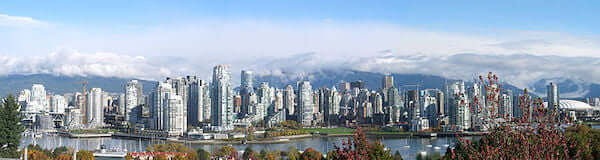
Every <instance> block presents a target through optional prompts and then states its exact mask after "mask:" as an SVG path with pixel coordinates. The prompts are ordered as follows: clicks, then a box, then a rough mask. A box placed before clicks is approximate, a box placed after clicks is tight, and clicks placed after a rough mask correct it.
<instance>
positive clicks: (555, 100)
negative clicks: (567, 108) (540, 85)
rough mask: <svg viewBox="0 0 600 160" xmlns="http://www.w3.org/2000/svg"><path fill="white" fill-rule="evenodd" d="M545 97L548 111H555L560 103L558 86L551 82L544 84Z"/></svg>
mask: <svg viewBox="0 0 600 160" xmlns="http://www.w3.org/2000/svg"><path fill="white" fill-rule="evenodd" d="M546 98H547V101H548V108H549V109H550V111H555V110H556V109H557V108H558V105H559V104H560V103H559V102H560V100H559V98H560V97H559V95H558V86H557V85H556V84H554V83H552V82H550V84H548V86H546Z"/></svg>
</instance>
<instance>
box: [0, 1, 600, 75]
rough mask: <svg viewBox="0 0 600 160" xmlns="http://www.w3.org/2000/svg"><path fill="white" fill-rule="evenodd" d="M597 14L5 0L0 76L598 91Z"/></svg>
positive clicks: (462, 5) (584, 9)
mask: <svg viewBox="0 0 600 160" xmlns="http://www.w3.org/2000/svg"><path fill="white" fill-rule="evenodd" d="M599 15H600V1H553V0H546V1H537V0H528V1H522V0H521V1H512V0H503V1H458V0H457V1H400V0H398V1H385V0H380V1H379V0H378V1H357V0H331V1H316V0H304V1H296V0H287V1H150V0H144V1H141V0H140V1H138V0H128V1H120V0H104V1H94V2H92V1H3V2H1V3H0V44H1V45H0V68H3V69H2V70H0V75H6V74H31V73H52V74H59V75H98V76H116V77H124V78H130V77H135V78H145V79H162V78H164V77H165V76H183V75H200V76H204V77H209V76H210V72H211V70H210V69H211V68H212V66H214V65H216V64H222V63H228V64H232V68H233V72H234V73H236V72H237V71H238V70H239V69H243V68H244V69H253V70H256V71H257V72H262V74H276V75H281V74H283V73H293V74H295V73H301V72H311V71H314V70H319V69H321V68H346V69H348V68H349V69H354V70H362V71H374V72H386V73H389V72H395V73H422V74H432V75H441V76H445V77H450V78H463V79H467V80H468V79H472V77H473V75H474V74H477V73H487V72H488V71H494V72H497V73H501V74H504V75H505V77H510V78H511V80H512V82H511V83H513V84H515V85H517V86H521V87H526V86H527V85H531V84H533V83H535V82H536V81H537V80H540V79H553V78H564V77H566V78H571V79H578V80H581V81H585V82H594V83H600V36H599V34H600V21H598V16H599ZM465 55H467V56H465ZM523 55H525V56H523ZM582 57H583V58H582ZM545 60H546V61H545ZM548 61H552V62H555V63H548ZM471 62H473V63H471ZM475 62H476V63H477V64H474V63H475ZM582 63H585V66H581V65H582ZM491 64H493V65H491ZM587 64H592V65H591V66H590V65H587ZM590 67H591V68H590ZM557 71H558V72H557ZM235 75H237V74H235Z"/></svg>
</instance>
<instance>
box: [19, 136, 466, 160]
mask: <svg viewBox="0 0 600 160" xmlns="http://www.w3.org/2000/svg"><path fill="white" fill-rule="evenodd" d="M467 138H468V139H473V138H475V139H477V138H478V137H467ZM346 139H347V137H314V138H305V139H297V140H291V141H290V142H288V143H280V144H240V145H233V147H235V148H236V149H238V150H243V149H244V148H246V147H248V146H250V147H252V148H253V149H254V150H255V151H260V150H263V149H264V150H284V151H286V150H287V149H288V148H289V147H296V148H298V149H300V150H304V149H306V148H313V149H316V150H318V151H320V152H322V153H326V151H329V150H332V149H333V147H334V145H340V144H341V141H342V140H346ZM370 140H373V141H374V140H376V139H374V138H371V139H370ZM379 140H381V141H382V142H383V143H384V144H385V146H386V147H388V148H389V149H391V150H392V153H395V152H396V151H399V152H400V153H401V154H402V156H403V157H404V158H405V159H406V158H408V159H414V158H415V156H416V154H417V153H419V152H423V151H424V152H427V153H428V154H433V153H435V152H438V153H440V154H442V155H443V154H444V153H445V151H446V148H447V146H453V144H454V143H455V142H456V138H454V137H438V138H384V139H379ZM22 142H23V143H22V144H21V145H22V146H25V145H29V144H34V143H35V144H37V145H39V146H40V147H42V148H49V149H50V148H56V147H60V146H67V147H71V148H75V149H77V148H78V149H86V150H94V149H97V148H99V146H100V145H101V144H104V145H106V146H107V147H119V148H125V149H127V151H129V152H143V151H144V150H145V148H146V147H147V146H149V145H151V144H164V143H166V142H165V141H159V140H155V141H153V140H143V139H127V138H114V137H112V138H111V137H107V138H80V139H77V138H69V137H62V136H49V135H46V136H43V137H39V138H32V137H25V138H23V139H22ZM185 145H186V146H188V147H192V148H202V149H205V150H207V151H212V150H216V149H218V148H220V147H222V146H223V145H207V144H185ZM437 147H439V149H436V148H437Z"/></svg>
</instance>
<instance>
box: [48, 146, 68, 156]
mask: <svg viewBox="0 0 600 160" xmlns="http://www.w3.org/2000/svg"><path fill="white" fill-rule="evenodd" d="M68 151H69V148H67V147H65V146H62V147H58V148H54V150H53V151H52V157H58V156H59V155H63V154H67V152H68ZM67 155H68V154H67Z"/></svg>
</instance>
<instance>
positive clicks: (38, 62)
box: [0, 50, 170, 79]
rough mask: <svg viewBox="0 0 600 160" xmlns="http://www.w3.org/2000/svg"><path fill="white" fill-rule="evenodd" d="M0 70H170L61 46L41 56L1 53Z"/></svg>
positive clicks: (138, 73)
mask: <svg viewBox="0 0 600 160" xmlns="http://www.w3.org/2000/svg"><path fill="white" fill-rule="evenodd" d="M0 68H3V70H1V71H0V74H4V75H6V74H39V73H42V74H54V75H65V76H103V77H121V78H131V77H136V78H142V79H155V78H157V77H165V76H170V75H169V74H170V72H169V71H165V69H164V68H160V67H159V66H157V65H153V64H151V63H149V62H148V61H146V60H144V59H139V58H138V57H132V56H127V55H119V54H114V53H103V52H98V53H81V52H79V51H75V50H60V51H58V52H53V53H50V54H48V55H44V56H26V57H15V56H0Z"/></svg>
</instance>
